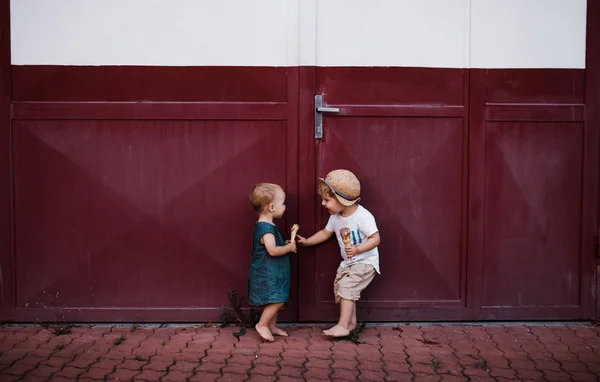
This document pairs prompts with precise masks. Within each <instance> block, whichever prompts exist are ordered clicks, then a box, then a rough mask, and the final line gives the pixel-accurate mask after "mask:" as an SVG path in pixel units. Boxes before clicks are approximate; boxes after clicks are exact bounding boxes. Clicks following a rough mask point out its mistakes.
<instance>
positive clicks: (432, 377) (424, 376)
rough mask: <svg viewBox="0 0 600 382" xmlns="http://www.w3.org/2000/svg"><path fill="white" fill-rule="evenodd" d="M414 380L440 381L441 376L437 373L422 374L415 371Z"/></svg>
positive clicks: (424, 381) (423, 381)
mask: <svg viewBox="0 0 600 382" xmlns="http://www.w3.org/2000/svg"><path fill="white" fill-rule="evenodd" d="M414 376H415V377H414V379H413V381H417V382H430V381H431V382H434V381H439V380H440V379H441V377H440V376H439V375H437V374H422V373H414Z"/></svg>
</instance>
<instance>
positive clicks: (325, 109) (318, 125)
mask: <svg viewBox="0 0 600 382" xmlns="http://www.w3.org/2000/svg"><path fill="white" fill-rule="evenodd" d="M323 103H324V102H323V95H321V94H317V95H315V139H321V138H323V113H339V112H340V108H339V107H333V106H325V105H323Z"/></svg>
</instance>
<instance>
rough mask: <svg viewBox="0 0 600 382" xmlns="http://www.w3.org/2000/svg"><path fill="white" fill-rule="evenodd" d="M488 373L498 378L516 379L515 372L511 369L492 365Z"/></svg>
mask: <svg viewBox="0 0 600 382" xmlns="http://www.w3.org/2000/svg"><path fill="white" fill-rule="evenodd" d="M490 375H491V376H493V377H498V378H507V379H516V378H517V376H516V373H515V371H514V370H513V369H502V368H496V367H492V368H491V369H490Z"/></svg>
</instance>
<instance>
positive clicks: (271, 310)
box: [254, 303, 283, 341]
mask: <svg viewBox="0 0 600 382" xmlns="http://www.w3.org/2000/svg"><path fill="white" fill-rule="evenodd" d="M282 306H283V303H277V304H269V305H267V306H265V309H263V312H262V314H261V315H260V321H258V324H256V326H255V327H254V328H255V329H256V331H257V332H258V334H259V335H260V337H261V338H262V339H263V340H265V341H273V340H274V338H273V334H272V333H271V331H270V330H269V323H270V322H271V320H272V319H273V317H275V316H277V312H278V311H279V308H281V307H282Z"/></svg>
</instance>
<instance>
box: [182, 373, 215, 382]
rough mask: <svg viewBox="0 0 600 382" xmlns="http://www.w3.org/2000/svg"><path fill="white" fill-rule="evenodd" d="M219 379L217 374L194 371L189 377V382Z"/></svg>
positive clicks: (205, 381)
mask: <svg viewBox="0 0 600 382" xmlns="http://www.w3.org/2000/svg"><path fill="white" fill-rule="evenodd" d="M219 378H221V374H219V373H209V372H206V371H196V374H194V375H193V376H191V377H190V379H189V382H209V381H216V380H217V379H219Z"/></svg>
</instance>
